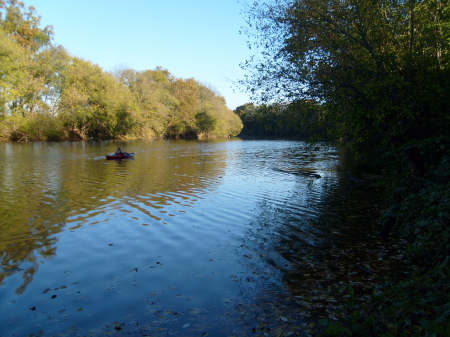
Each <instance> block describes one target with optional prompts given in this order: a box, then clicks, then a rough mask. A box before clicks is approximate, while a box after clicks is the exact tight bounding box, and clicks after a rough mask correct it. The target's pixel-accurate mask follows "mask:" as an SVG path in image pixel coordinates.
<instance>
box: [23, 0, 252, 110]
mask: <svg viewBox="0 0 450 337" xmlns="http://www.w3.org/2000/svg"><path fill="white" fill-rule="evenodd" d="M24 2H25V5H26V6H27V7H28V6H34V7H35V8H36V12H37V14H39V15H40V16H41V17H42V18H41V23H42V25H43V26H46V25H52V26H53V28H54V36H55V41H54V42H55V43H56V44H60V45H62V46H63V47H65V48H66V49H67V51H68V52H69V53H70V54H71V55H73V56H77V57H80V58H83V59H85V60H88V61H91V62H93V63H95V64H98V65H100V66H101V67H102V68H103V69H104V70H105V71H112V70H114V68H116V67H118V66H125V67H127V68H131V69H135V70H145V69H155V68H156V67H157V66H161V67H163V68H166V69H167V70H169V72H170V73H171V74H172V75H173V76H175V77H177V78H190V77H193V78H194V79H195V80H197V81H199V82H201V83H203V84H206V85H207V86H209V87H211V88H212V89H214V90H215V91H216V92H218V93H219V94H220V95H221V96H224V97H225V99H226V102H227V106H228V107H229V108H230V109H235V108H236V107H237V106H239V105H242V104H245V103H247V102H250V99H249V95H248V94H246V93H239V92H235V91H236V89H234V90H233V88H231V87H233V84H232V83H231V82H230V80H238V79H241V78H242V77H243V75H244V72H243V71H242V70H241V69H240V67H239V63H242V62H245V60H247V59H248V58H249V56H250V53H251V51H250V50H249V49H248V47H247V44H246V36H244V35H240V34H239V30H240V28H241V27H242V26H245V21H244V16H243V14H242V13H241V12H242V10H243V9H244V8H243V4H242V2H241V3H238V0H127V1H123V0H120V1H119V0H24Z"/></svg>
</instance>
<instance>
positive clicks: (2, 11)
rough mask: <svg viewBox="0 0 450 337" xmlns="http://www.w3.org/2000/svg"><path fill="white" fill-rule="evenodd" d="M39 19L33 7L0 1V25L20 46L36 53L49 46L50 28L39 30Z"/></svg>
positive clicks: (15, 1)
mask: <svg viewBox="0 0 450 337" xmlns="http://www.w3.org/2000/svg"><path fill="white" fill-rule="evenodd" d="M40 24H41V18H40V16H37V15H36V9H35V8H34V7H32V6H31V7H28V8H26V7H25V4H24V3H23V2H21V1H18V0H7V1H6V3H5V2H4V1H0V25H1V26H2V28H3V29H4V30H5V32H6V33H7V34H8V35H9V36H10V37H11V38H12V39H13V40H14V41H16V42H17V43H18V44H19V45H20V46H22V47H24V48H26V49H28V50H30V51H31V52H36V51H38V50H39V49H41V48H42V47H44V46H47V45H49V44H50V41H51V39H52V37H53V30H52V27H51V26H46V27H44V28H40Z"/></svg>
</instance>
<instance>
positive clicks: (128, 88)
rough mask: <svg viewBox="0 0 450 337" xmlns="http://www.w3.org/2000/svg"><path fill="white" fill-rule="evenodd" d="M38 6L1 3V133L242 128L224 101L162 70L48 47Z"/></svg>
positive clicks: (27, 136) (15, 136)
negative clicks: (117, 65)
mask: <svg viewBox="0 0 450 337" xmlns="http://www.w3.org/2000/svg"><path fill="white" fill-rule="evenodd" d="M52 36H53V32H52V27H50V26H47V27H45V28H41V27H40V17H39V16H37V14H36V11H35V8H33V7H29V8H27V7H26V6H25V5H24V4H23V3H22V2H19V1H17V0H8V1H0V138H2V139H10V140H67V139H71V140H78V139H79V140H81V139H88V138H100V139H114V138H151V137H171V138H172V137H174V138H201V137H227V136H235V135H237V134H239V132H240V131H241V129H242V127H243V125H242V122H241V120H240V119H239V117H238V116H237V115H236V114H235V113H234V112H233V111H231V110H230V109H228V108H227V106H226V102H225V99H224V98H223V97H221V96H220V95H218V94H217V93H216V92H215V91H214V90H212V89H210V88H208V87H207V86H205V85H203V84H201V83H199V82H197V81H196V80H194V79H192V78H190V79H180V78H176V77H174V76H173V75H171V74H170V72H169V71H168V70H166V69H163V68H156V69H154V70H145V71H135V70H132V69H120V70H116V71H114V73H109V72H105V71H103V70H102V68H100V67H99V66H98V65H95V64H93V63H91V62H89V61H85V60H82V59H80V58H77V57H73V56H71V55H70V54H69V53H68V52H67V51H66V50H65V49H64V48H63V47H62V46H56V45H53V44H52V42H51V40H52Z"/></svg>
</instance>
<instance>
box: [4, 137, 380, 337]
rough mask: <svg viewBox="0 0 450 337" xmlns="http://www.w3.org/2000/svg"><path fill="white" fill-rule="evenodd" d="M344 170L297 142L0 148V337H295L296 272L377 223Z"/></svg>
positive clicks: (318, 148)
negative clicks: (342, 231) (352, 227)
mask: <svg viewBox="0 0 450 337" xmlns="http://www.w3.org/2000/svg"><path fill="white" fill-rule="evenodd" d="M117 146H121V147H122V149H124V150H125V151H129V152H135V154H136V155H135V158H134V159H127V160H122V161H116V160H106V159H105V155H106V154H108V153H111V152H114V151H115V149H116V147H117ZM299 169H302V170H313V171H315V172H316V173H317V174H318V175H320V178H319V177H318V176H310V175H306V174H293V173H292V172H290V171H293V170H299ZM346 170H347V167H346V162H345V158H343V157H342V156H341V155H340V153H339V151H338V150H337V149H336V148H335V147H333V146H331V145H329V144H326V143H319V144H308V143H305V142H301V141H286V140H242V139H229V140H210V141H183V140H145V141H144V140H136V141H126V142H125V141H124V142H113V141H93V142H67V143H1V144H0V187H1V190H2V193H1V195H0V312H1V315H0V329H1V331H0V335H1V336H29V335H34V336H87V335H89V336H100V335H105V334H115V335H136V336H167V335H177V336H207V335H209V336H232V335H234V336H247V335H255V333H256V334H257V333H260V334H261V335H280V336H281V335H282V334H281V333H284V335H305V336H306V335H307V333H306V332H305V331H306V330H307V329H306V327H307V326H308V324H310V323H309V319H310V318H311V317H310V315H309V314H308V310H305V308H303V309H302V310H300V309H298V306H299V305H300V304H301V303H300V304H299V301H291V302H289V301H288V299H292V298H293V296H294V295H295V293H296V291H297V290H298V289H297V290H296V289H295V287H296V286H295V284H293V281H292V279H293V278H292V275H293V274H295V278H296V279H298V278H299V277H300V278H301V277H302V276H301V275H302V274H301V272H299V268H298V267H299V261H300V260H301V259H302V256H308V259H307V260H308V261H311V259H312V260H313V259H315V257H314V256H315V255H314V254H315V253H318V254H319V253H323V251H324V250H326V247H327V245H328V244H329V241H330V239H331V238H333V236H339V228H341V227H346V226H347V227H348V226H349V223H351V222H352V221H353V222H354V221H355V219H359V220H358V221H360V222H361V217H363V218H364V219H365V220H363V221H367V219H369V218H372V216H373V215H374V214H376V213H377V212H378V209H377V207H378V206H377V203H376V202H374V194H373V191H371V192H370V193H371V194H370V196H368V193H369V192H367V191H363V192H362V193H363V194H361V193H360V192H358V193H354V192H353V191H354V190H353V189H352V190H349V187H348V186H347V185H346V183H345V172H346ZM319 255H320V254H319ZM319 255H318V256H319ZM303 261H305V260H303ZM304 277H305V278H307V277H308V276H307V275H306V274H305V276H304ZM299 284H301V286H303V285H304V283H299ZM302 284H303V285H302ZM297 288H298V287H297ZM300 297H301V296H297V299H298V298H300ZM301 302H302V303H304V301H303V300H302V301H301ZM306 309H307V307H306ZM302 331H303V332H302Z"/></svg>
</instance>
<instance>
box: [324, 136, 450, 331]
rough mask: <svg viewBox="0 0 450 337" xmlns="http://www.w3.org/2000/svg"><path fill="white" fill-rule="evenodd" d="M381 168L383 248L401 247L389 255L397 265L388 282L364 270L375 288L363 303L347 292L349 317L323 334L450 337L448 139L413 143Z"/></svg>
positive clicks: (397, 151) (328, 324)
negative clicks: (384, 202)
mask: <svg viewBox="0 0 450 337" xmlns="http://www.w3.org/2000/svg"><path fill="white" fill-rule="evenodd" d="M383 162H384V170H385V172H384V177H385V181H384V185H386V187H387V191H388V193H389V195H390V199H389V203H388V205H387V211H386V212H385V215H384V217H383V219H382V220H383V221H384V227H382V229H384V231H382V233H381V234H382V235H383V236H384V239H385V240H383V241H381V242H382V246H385V247H390V249H393V248H394V247H398V248H400V250H399V251H398V250H397V251H396V252H389V253H388V255H387V256H389V257H390V258H393V259H396V260H397V264H394V265H393V268H389V274H388V277H387V278H379V277H378V276H377V277H375V276H374V275H375V274H377V273H376V272H375V273H373V271H372V270H370V269H369V268H365V270H366V273H367V274H370V273H373V275H372V276H373V277H374V278H375V279H377V281H376V285H375V287H373V289H371V292H370V293H369V294H368V296H367V298H366V300H365V301H362V302H361V303H358V301H357V299H358V297H357V294H358V288H360V286H359V285H357V286H356V287H355V284H353V286H352V287H350V286H349V288H348V294H347V296H348V299H349V300H348V303H347V305H346V306H345V308H344V310H343V311H342V312H343V314H342V315H341V316H340V318H339V320H338V321H337V322H334V323H333V322H331V321H330V320H327V321H322V323H323V324H324V326H326V329H324V330H323V331H322V335H326V336H450V318H449V317H450V277H449V270H450V268H449V267H450V258H449V256H450V226H449V225H450V211H449V210H450V184H449V183H450V138H449V137H447V136H440V137H436V138H430V139H427V140H424V141H420V142H414V143H410V144H407V145H405V146H403V147H401V148H398V149H395V150H393V151H391V152H390V153H387V154H386V155H385V157H384V161H383ZM373 258H374V259H375V260H376V258H375V256H373ZM379 260H380V261H381V260H384V258H381V259H379ZM382 265H384V263H382ZM397 267H398V268H399V269H397ZM358 272H361V271H358ZM367 276H368V275H367Z"/></svg>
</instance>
